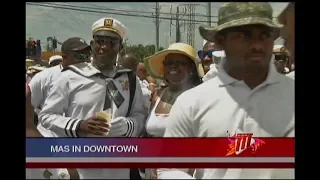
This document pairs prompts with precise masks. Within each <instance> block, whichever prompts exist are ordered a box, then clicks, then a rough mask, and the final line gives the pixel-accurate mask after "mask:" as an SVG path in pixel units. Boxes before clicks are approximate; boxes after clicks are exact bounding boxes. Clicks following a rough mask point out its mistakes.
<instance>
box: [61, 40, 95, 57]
mask: <svg viewBox="0 0 320 180" xmlns="http://www.w3.org/2000/svg"><path fill="white" fill-rule="evenodd" d="M89 48H90V45H88V44H87V43H86V41H85V40H84V39H82V38H79V37H72V38H69V39H67V40H65V41H64V42H63V43H62V45H61V52H63V53H66V52H78V51H83V50H85V49H89Z"/></svg>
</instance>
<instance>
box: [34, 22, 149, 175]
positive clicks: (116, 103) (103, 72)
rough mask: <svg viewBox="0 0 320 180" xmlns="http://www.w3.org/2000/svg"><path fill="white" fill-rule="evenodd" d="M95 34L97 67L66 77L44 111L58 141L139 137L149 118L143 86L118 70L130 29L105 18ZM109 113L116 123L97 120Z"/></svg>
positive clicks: (85, 66) (73, 69) (79, 67)
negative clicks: (119, 57)
mask: <svg viewBox="0 0 320 180" xmlns="http://www.w3.org/2000/svg"><path fill="white" fill-rule="evenodd" d="M92 33H93V34H92V35H93V40H92V41H91V49H92V55H93V60H92V62H91V63H80V64H76V65H71V66H69V69H67V70H65V71H64V72H63V73H62V74H61V76H60V77H59V78H58V79H57V81H56V83H55V85H54V87H53V89H52V91H51V93H50V94H49V96H48V98H47V99H46V101H45V104H44V107H43V109H42V111H41V112H40V115H39V119H40V122H41V124H42V126H43V127H45V128H47V129H49V130H51V131H52V132H53V135H54V136H55V137H85V136H89V135H90V134H91V135H92V134H93V135H95V136H105V137H138V135H139V134H140V133H141V130H142V128H143V127H144V124H145V116H146V112H145V109H144V108H143V95H142V91H141V88H140V85H139V81H138V80H137V78H136V76H135V74H134V73H133V72H132V71H131V70H128V69H124V70H121V69H118V68H117V67H116V66H115V61H116V58H117V55H118V53H119V52H120V50H121V49H122V47H123V46H122V43H123V40H124V38H125V35H126V28H125V26H124V25H123V24H122V23H121V22H119V21H118V20H116V19H113V18H102V19H99V20H98V21H96V22H95V23H94V24H93V25H92ZM133 87H134V88H133ZM108 110H109V112H111V114H112V119H111V124H107V123H106V121H105V120H103V119H101V118H99V117H97V116H96V115H95V114H96V113H97V112H101V111H108ZM63 113H65V116H63ZM107 132H108V134H107V135H106V134H105V133H107ZM77 170H78V173H79V175H80V178H81V179H129V176H130V175H129V169H77Z"/></svg>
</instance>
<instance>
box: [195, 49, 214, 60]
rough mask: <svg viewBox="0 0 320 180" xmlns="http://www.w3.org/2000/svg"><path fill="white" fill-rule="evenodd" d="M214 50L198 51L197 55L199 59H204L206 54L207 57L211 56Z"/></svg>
mask: <svg viewBox="0 0 320 180" xmlns="http://www.w3.org/2000/svg"><path fill="white" fill-rule="evenodd" d="M214 51H215V50H210V51H198V56H199V58H200V59H201V60H204V58H206V56H208V57H209V58H212V53H213V52H214Z"/></svg>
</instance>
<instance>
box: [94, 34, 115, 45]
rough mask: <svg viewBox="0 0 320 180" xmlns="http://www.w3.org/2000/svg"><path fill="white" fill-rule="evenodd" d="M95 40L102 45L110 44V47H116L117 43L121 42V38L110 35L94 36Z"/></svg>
mask: <svg viewBox="0 0 320 180" xmlns="http://www.w3.org/2000/svg"><path fill="white" fill-rule="evenodd" d="M94 41H95V42H96V43H97V44H99V45H100V46H102V45H108V46H110V47H114V46H115V45H117V44H120V41H121V40H120V39H114V38H110V37H101V36H94Z"/></svg>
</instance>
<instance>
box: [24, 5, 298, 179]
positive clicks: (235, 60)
mask: <svg viewBox="0 0 320 180" xmlns="http://www.w3.org/2000/svg"><path fill="white" fill-rule="evenodd" d="M288 8H292V4H291V3H290V4H289V6H288ZM235 14H236V15H238V16H236V15H235ZM218 16H219V17H218V19H219V21H218V25H217V26H216V27H204V26H200V27H199V32H200V35H201V36H202V38H203V39H204V40H205V41H204V44H203V49H201V50H199V51H196V49H195V48H194V47H192V46H190V45H188V44H186V43H173V44H171V45H170V46H169V47H168V48H167V49H165V50H162V51H160V52H157V53H155V54H154V55H152V56H150V57H146V58H145V59H143V63H141V62H139V59H137V58H136V57H135V56H134V55H132V54H125V55H124V56H120V55H119V53H120V51H121V50H122V48H123V42H124V39H125V37H126V34H127V30H126V27H125V26H124V25H123V24H122V23H121V22H120V21H118V20H116V19H114V18H101V19H99V20H97V21H96V22H94V23H93V25H92V40H91V42H90V43H89V44H87V43H86V42H85V41H84V40H83V39H82V38H79V37H72V38H69V39H67V40H66V41H64V42H63V43H62V47H61V52H62V56H52V57H51V58H50V59H49V62H48V67H43V66H41V65H35V64H36V62H35V60H30V59H27V60H26V64H27V75H26V77H27V85H26V96H27V99H26V105H27V108H28V109H27V129H28V131H27V136H29V137H73V138H77V137H97V136H98V137H127V138H130V137H157V138H161V137H224V136H226V131H229V132H239V131H240V132H252V133H254V135H255V136H261V137H294V61H293V60H291V59H290V58H292V56H293V55H292V54H293V53H294V51H293V50H292V49H290V47H292V46H288V44H290V43H291V42H292V41H291V42H290V43H286V44H285V45H281V46H275V45H274V41H275V39H277V38H278V37H279V36H280V35H281V36H285V34H286V36H285V40H286V41H288V40H289V39H290V35H292V34H290V35H288V33H285V32H283V25H282V24H280V23H278V22H274V21H273V20H272V8H271V6H270V5H269V4H268V3H264V2H259V3H258V2H250V3H243V2H231V3H226V4H225V5H223V6H222V7H221V8H220V10H219V15H218ZM253 17H254V18H253ZM288 29H290V27H288V28H286V30H288ZM280 100H281V101H280ZM100 112H104V113H106V114H108V115H110V119H108V118H104V117H101V116H98V113H100ZM108 117H109V116H108ZM44 172H46V173H44ZM44 175H45V176H46V177H45V178H48V177H49V178H50V177H51V178H60V179H68V178H80V179H129V178H130V179H150V178H151V179H167V178H169V179H175V178H180V179H182V178H183V179H190V178H199V179H217V178H228V179H233V178H260V179H261V178H268V179H270V178H293V177H294V173H293V170H292V169H280V170H274V169H148V168H141V169H32V170H31V169H28V171H27V176H28V177H29V178H41V177H42V178H43V176H44Z"/></svg>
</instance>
